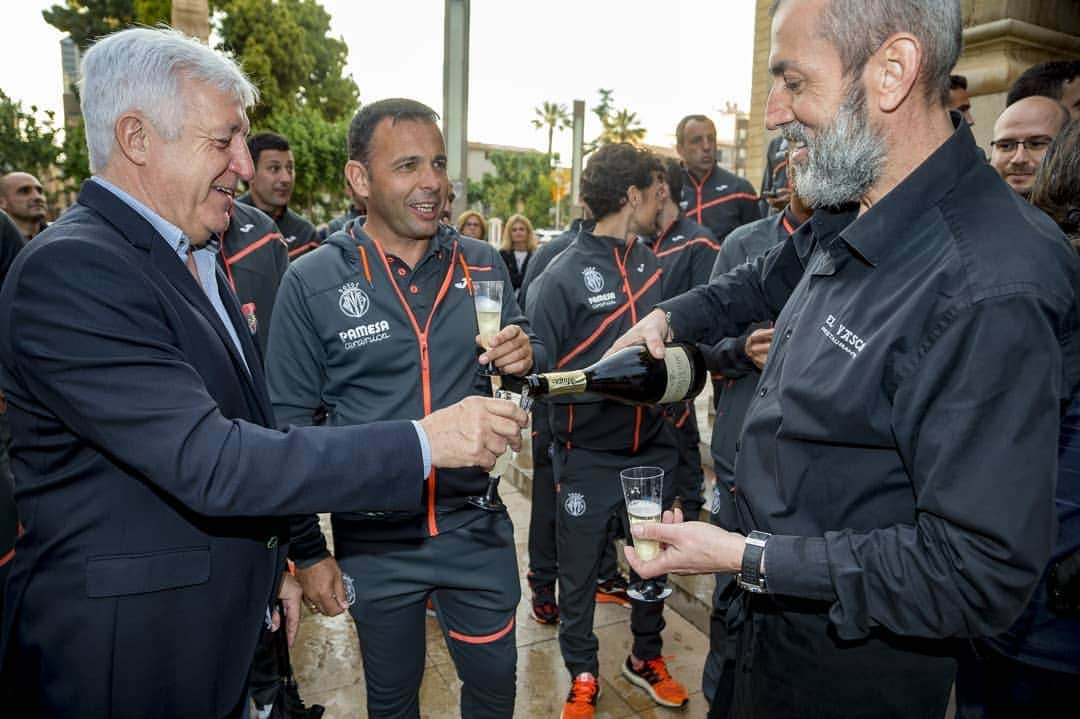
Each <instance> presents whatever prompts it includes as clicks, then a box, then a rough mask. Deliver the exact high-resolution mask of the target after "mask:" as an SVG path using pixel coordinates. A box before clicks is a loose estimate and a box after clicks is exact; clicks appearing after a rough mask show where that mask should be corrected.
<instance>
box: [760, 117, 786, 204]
mask: <svg viewBox="0 0 1080 719" xmlns="http://www.w3.org/2000/svg"><path fill="white" fill-rule="evenodd" d="M787 150H788V144H787V140H785V139H784V138H783V136H779V137H774V138H773V139H772V140H771V141H770V142H769V146H768V147H767V148H766V149H765V174H764V175H763V176H762V178H761V194H762V195H764V194H765V192H766V191H767V190H779V189H781V188H783V187H787V186H788V167H787ZM760 206H761V212H762V215H763V216H765V217H768V216H769V215H775V214H779V213H777V212H773V210H772V208H771V207H769V204H768V203H767V202H765V198H762V199H761V205H760Z"/></svg>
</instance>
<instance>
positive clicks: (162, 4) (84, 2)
mask: <svg viewBox="0 0 1080 719" xmlns="http://www.w3.org/2000/svg"><path fill="white" fill-rule="evenodd" d="M41 16H42V17H43V18H45V22H47V23H49V24H50V25H52V26H53V27H55V28H56V29H57V30H60V31H62V32H66V33H68V34H69V35H71V39H72V40H74V41H75V44H76V45H78V46H79V48H81V49H86V48H87V47H88V46H90V45H91V44H93V42H94V41H95V40H97V39H98V38H99V37H101V36H103V35H108V34H109V33H111V32H115V31H117V30H122V29H123V28H125V27H129V26H131V25H133V24H135V23H140V24H143V25H151V26H152V25H156V24H158V23H160V22H168V21H169V19H170V18H171V16H172V2H171V0H64V2H63V3H58V4H56V5H53V6H52V7H50V8H49V9H47V10H42V11H41Z"/></svg>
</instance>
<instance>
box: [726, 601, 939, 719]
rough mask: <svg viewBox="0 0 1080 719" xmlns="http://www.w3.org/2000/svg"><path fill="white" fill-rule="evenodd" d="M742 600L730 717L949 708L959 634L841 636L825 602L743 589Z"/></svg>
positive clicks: (901, 713) (853, 715)
mask: <svg viewBox="0 0 1080 719" xmlns="http://www.w3.org/2000/svg"><path fill="white" fill-rule="evenodd" d="M744 601H748V602H749V604H748V608H747V609H746V611H745V613H744V615H743V616H744V619H743V621H742V623H741V626H740V628H739V638H738V658H737V660H736V665H735V672H734V677H733V678H734V687H733V698H732V706H731V710H730V712H729V714H728V716H729V717H731V719H766V718H767V719H811V718H813V719H819V718H821V719H823V718H826V717H843V718H844V719H890V718H894V719H912V718H913V717H918V718H919V719H924V718H925V719H939V718H940V717H944V716H945V710H946V708H947V706H948V703H949V691H950V689H951V687H952V684H953V680H954V678H955V676H956V658H955V657H956V653H957V650H958V644H957V642H955V641H951V640H942V639H916V638H911V637H899V636H896V635H891V634H888V633H885V632H875V633H872V634H871V635H870V636H868V637H867V638H865V639H862V640H859V641H844V640H841V639H839V638H837V637H836V634H835V632H834V631H833V630H832V627H831V625H830V624H829V621H828V616H827V614H826V612H827V610H828V605H827V604H826V603H824V602H812V601H808V600H792V599H785V598H782V597H771V596H768V595H757V596H749V597H748V596H747V595H745V594H744V595H742V596H741V597H740V602H744ZM746 606H747V605H744V608H745V607H746Z"/></svg>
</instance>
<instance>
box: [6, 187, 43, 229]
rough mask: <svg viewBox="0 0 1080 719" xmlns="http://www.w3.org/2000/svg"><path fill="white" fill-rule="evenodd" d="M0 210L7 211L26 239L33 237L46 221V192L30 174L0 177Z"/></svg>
mask: <svg viewBox="0 0 1080 719" xmlns="http://www.w3.org/2000/svg"><path fill="white" fill-rule="evenodd" d="M0 209H3V210H5V211H6V212H7V213H8V214H9V215H11V219H12V220H14V221H15V224H16V225H18V226H19V230H21V231H22V233H23V235H25V236H26V237H33V236H34V235H35V234H37V232H38V230H39V229H40V228H41V223H42V222H44V220H45V190H44V188H43V187H42V186H41V183H40V182H38V179H37V178H36V177H34V176H33V175H31V174H30V173H28V172H9V173H8V174H6V175H4V176H3V177H0Z"/></svg>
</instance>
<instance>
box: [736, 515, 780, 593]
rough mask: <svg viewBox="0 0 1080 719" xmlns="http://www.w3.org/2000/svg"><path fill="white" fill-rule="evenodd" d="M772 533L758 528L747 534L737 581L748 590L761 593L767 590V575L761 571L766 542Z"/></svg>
mask: <svg viewBox="0 0 1080 719" xmlns="http://www.w3.org/2000/svg"><path fill="white" fill-rule="evenodd" d="M771 536H772V535H771V534H769V533H768V532H758V531H757V530H755V531H753V532H750V534H748V535H746V545H745V546H744V548H743V556H742V567H741V569H740V571H739V573H738V574H737V575H735V578H736V581H738V583H739V586H740V587H742V588H743V589H745V590H746V591H748V592H754V593H760V592H764V591H765V575H764V573H762V571H761V557H762V555H764V554H765V544H766V542H768V541H769V537H771Z"/></svg>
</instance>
